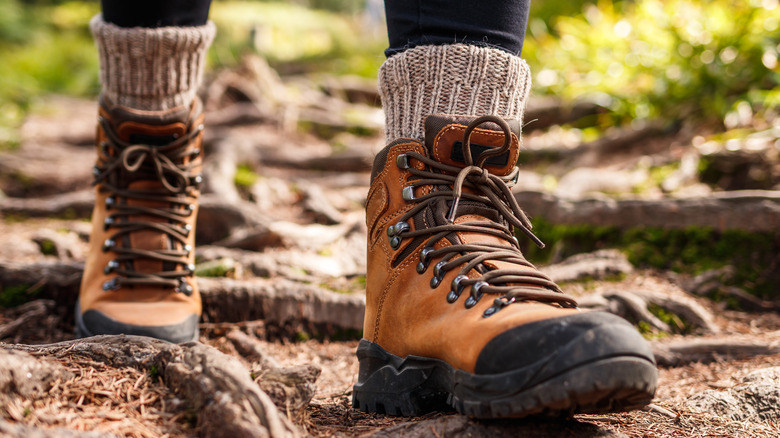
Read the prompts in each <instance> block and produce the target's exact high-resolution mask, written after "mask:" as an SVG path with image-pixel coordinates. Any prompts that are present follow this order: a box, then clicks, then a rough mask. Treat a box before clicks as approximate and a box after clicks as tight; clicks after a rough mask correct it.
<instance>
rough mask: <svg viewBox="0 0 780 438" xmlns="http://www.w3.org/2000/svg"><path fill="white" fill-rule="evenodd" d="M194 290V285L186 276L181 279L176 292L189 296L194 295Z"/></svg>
mask: <svg viewBox="0 0 780 438" xmlns="http://www.w3.org/2000/svg"><path fill="white" fill-rule="evenodd" d="M193 290H194V289H193V288H192V286H190V284H189V283H187V281H186V280H185V279H184V278H180V279H179V286H178V287H176V292H179V293H183V294H184V295H187V296H189V295H192V292H193Z"/></svg>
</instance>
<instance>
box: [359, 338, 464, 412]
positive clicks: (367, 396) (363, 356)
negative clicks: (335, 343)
mask: <svg viewBox="0 0 780 438" xmlns="http://www.w3.org/2000/svg"><path fill="white" fill-rule="evenodd" d="M357 357H358V360H359V362H360V371H359V372H358V383H357V384H356V385H355V386H354V387H353V391H352V407H354V408H356V409H360V410H361V411H363V412H377V413H383V414H388V415H401V416H405V417H412V416H418V415H422V414H425V413H427V412H431V411H451V410H452V408H451V407H450V406H449V405H447V396H448V393H447V392H446V391H441V390H440V389H438V388H437V387H438V385H437V381H438V380H439V378H438V375H439V374H440V373H441V371H443V370H442V369H441V368H440V367H439V364H438V363H437V362H438V361H435V360H430V359H429V360H425V359H422V358H415V357H408V358H405V359H402V358H400V357H398V356H395V355H393V354H390V353H388V352H386V351H385V350H384V349H383V348H382V347H380V346H379V345H377V344H374V343H373V342H370V341H368V340H366V339H363V340H361V341H360V344H359V345H358V348H357Z"/></svg>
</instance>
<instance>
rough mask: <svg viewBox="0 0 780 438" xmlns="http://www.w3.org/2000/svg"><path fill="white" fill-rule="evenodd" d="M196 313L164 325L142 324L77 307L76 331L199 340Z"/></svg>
mask: <svg viewBox="0 0 780 438" xmlns="http://www.w3.org/2000/svg"><path fill="white" fill-rule="evenodd" d="M199 319H200V318H199V317H198V315H196V314H190V315H187V316H185V317H184V318H183V319H181V320H180V321H178V322H171V323H167V324H162V325H142V324H132V323H127V322H122V321H119V320H117V319H115V318H112V317H110V316H108V315H107V314H105V313H103V312H101V311H99V310H95V309H90V310H87V311H86V312H84V313H81V311H80V309H78V308H77V309H76V331H77V336H78V337H88V336H95V335H120V334H124V335H135V336H148V337H151V338H156V339H160V340H163V341H168V342H172V343H182V342H190V341H197V340H198V336H199V330H198V321H199Z"/></svg>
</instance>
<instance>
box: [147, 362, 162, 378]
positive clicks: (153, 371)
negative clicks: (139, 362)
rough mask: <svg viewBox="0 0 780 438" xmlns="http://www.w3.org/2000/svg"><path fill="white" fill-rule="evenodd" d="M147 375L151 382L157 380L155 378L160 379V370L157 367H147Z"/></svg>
mask: <svg viewBox="0 0 780 438" xmlns="http://www.w3.org/2000/svg"><path fill="white" fill-rule="evenodd" d="M148 373H149V377H150V378H151V379H152V380H157V378H158V377H160V370H159V369H158V368H157V365H152V366H151V367H149V371H148Z"/></svg>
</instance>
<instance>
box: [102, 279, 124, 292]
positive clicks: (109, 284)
mask: <svg viewBox="0 0 780 438" xmlns="http://www.w3.org/2000/svg"><path fill="white" fill-rule="evenodd" d="M120 287H122V285H121V284H119V278H117V277H114V278H112V279H110V280H108V281H105V282H104V283H103V290H104V291H106V292H108V291H112V290H117V289H119V288H120Z"/></svg>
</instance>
